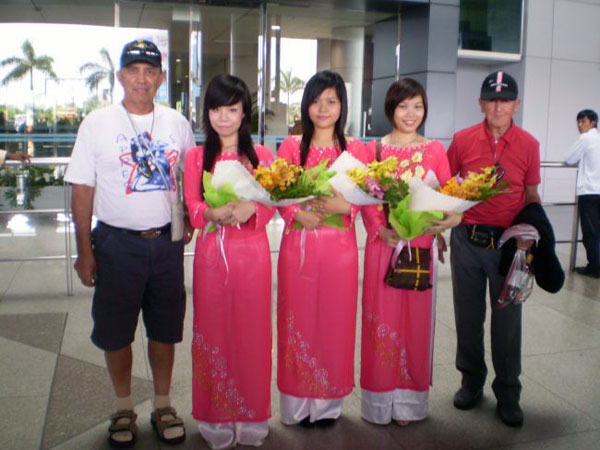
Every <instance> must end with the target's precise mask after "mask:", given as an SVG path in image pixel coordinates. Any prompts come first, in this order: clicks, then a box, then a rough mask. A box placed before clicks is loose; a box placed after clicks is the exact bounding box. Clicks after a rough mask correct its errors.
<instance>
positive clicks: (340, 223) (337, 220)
mask: <svg viewBox="0 0 600 450" xmlns="http://www.w3.org/2000/svg"><path fill="white" fill-rule="evenodd" d="M323 226H325V227H329V228H338V229H340V230H347V229H348V227H347V226H346V225H344V220H343V219H342V216H341V215H340V214H327V215H326V216H325V220H324V221H323ZM303 228H304V227H303V226H302V224H301V223H300V222H298V221H295V222H294V225H293V227H292V229H294V230H301V229H303Z"/></svg>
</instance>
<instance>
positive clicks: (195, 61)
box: [186, 5, 260, 139]
mask: <svg viewBox="0 0 600 450" xmlns="http://www.w3.org/2000/svg"><path fill="white" fill-rule="evenodd" d="M191 17H192V33H191V36H190V38H189V55H190V64H191V77H192V85H191V97H192V104H191V116H190V117H191V119H192V127H193V129H194V132H195V133H200V134H201V133H202V104H203V100H204V92H205V91H206V86H207V85H208V82H209V81H210V80H211V79H212V78H213V77H215V76H216V75H219V74H222V73H229V74H232V75H235V76H237V77H240V78H241V79H242V80H244V82H245V83H246V84H247V85H248V89H250V93H251V94H252V118H251V121H250V122H251V132H252V134H253V135H257V133H258V109H257V98H258V65H259V58H258V46H259V31H260V9H259V8H256V7H253V8H236V7H226V8H224V7H219V6H205V5H201V6H194V7H192V14H191ZM188 27H189V24H188ZM186 52H187V51H186ZM200 139H202V138H201V137H200ZM255 139H256V136H255Z"/></svg>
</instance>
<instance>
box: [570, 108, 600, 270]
mask: <svg viewBox="0 0 600 450" xmlns="http://www.w3.org/2000/svg"><path fill="white" fill-rule="evenodd" d="M597 127H598V114H597V113H596V112H595V111H592V110H591V109H584V110H583V111H580V112H579V113H578V114H577V128H578V129H579V133H581V136H580V137H579V139H577V141H576V142H575V143H574V144H573V145H572V146H571V149H570V151H569V154H568V156H567V157H566V158H565V163H567V164H569V165H575V164H578V167H579V170H578V173H577V197H578V202H579V215H580V219H581V232H582V234H583V239H582V240H583V246H584V247H585V251H586V254H587V260H588V264H587V266H585V267H576V268H575V272H577V273H579V274H580V275H585V276H588V277H591V278H600V133H598V128H597Z"/></svg>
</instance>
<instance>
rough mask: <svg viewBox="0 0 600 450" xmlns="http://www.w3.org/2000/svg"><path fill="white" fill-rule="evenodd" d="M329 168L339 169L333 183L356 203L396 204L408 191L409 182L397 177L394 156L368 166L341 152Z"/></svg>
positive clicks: (350, 200)
mask: <svg viewBox="0 0 600 450" xmlns="http://www.w3.org/2000/svg"><path fill="white" fill-rule="evenodd" d="M329 170H330V171H331V170H334V171H335V172H337V173H336V175H335V176H334V177H333V178H332V179H331V180H330V184H331V186H333V188H335V189H336V190H337V191H338V192H339V193H340V194H342V195H343V197H344V198H345V199H346V201H347V202H349V203H352V204H354V205H373V204H381V203H391V204H395V203H397V202H398V201H400V200H401V199H402V198H403V197H404V196H405V195H406V193H407V192H408V185H407V184H406V183H404V182H403V181H402V180H400V179H399V178H398V173H397V171H398V159H397V158H395V157H392V158H388V159H386V160H385V161H381V162H380V161H373V162H371V163H369V164H366V165H365V164H363V163H362V162H361V161H359V160H358V159H356V158H355V157H354V156H352V155H351V154H350V153H349V152H342V154H341V155H340V156H339V157H338V158H337V159H336V160H335V162H334V163H333V164H332V165H331V167H330V169H329Z"/></svg>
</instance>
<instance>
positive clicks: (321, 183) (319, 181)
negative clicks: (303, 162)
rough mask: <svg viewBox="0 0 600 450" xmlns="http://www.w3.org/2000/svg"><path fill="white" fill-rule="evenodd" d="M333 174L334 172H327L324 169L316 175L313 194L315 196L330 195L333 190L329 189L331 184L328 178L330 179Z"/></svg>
mask: <svg viewBox="0 0 600 450" xmlns="http://www.w3.org/2000/svg"><path fill="white" fill-rule="evenodd" d="M334 176H335V172H328V171H327V170H324V171H322V172H320V173H319V175H317V178H316V179H315V194H314V195H316V196H318V197H320V196H329V195H332V194H333V192H332V190H331V185H330V184H329V180H331V179H332V178H333V177H334Z"/></svg>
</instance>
